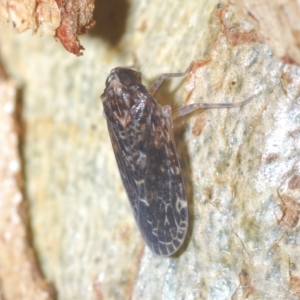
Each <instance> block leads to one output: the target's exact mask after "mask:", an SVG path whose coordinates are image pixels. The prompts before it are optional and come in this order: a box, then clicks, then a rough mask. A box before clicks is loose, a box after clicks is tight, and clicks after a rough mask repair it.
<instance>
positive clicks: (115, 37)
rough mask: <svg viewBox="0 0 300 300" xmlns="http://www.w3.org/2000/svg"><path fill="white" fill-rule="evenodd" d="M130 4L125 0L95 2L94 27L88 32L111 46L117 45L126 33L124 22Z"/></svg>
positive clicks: (100, 0)
mask: <svg viewBox="0 0 300 300" xmlns="http://www.w3.org/2000/svg"><path fill="white" fill-rule="evenodd" d="M129 7H130V4H129V2H128V1H127V0H110V1H107V0H98V1H95V10H94V20H95V21H96V24H95V26H94V27H93V28H92V29H91V30H90V31H89V34H90V35H92V36H96V37H100V38H102V39H104V40H105V41H107V42H108V43H109V44H111V45H112V46H115V45H116V44H118V42H119V41H120V39H121V38H122V36H123V34H124V33H125V31H126V21H127V16H128V12H129Z"/></svg>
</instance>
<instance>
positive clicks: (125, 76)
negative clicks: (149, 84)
mask: <svg viewBox="0 0 300 300" xmlns="http://www.w3.org/2000/svg"><path fill="white" fill-rule="evenodd" d="M119 79H120V81H121V82H122V83H123V84H124V85H126V86H129V85H131V84H133V83H134V78H133V77H132V76H131V74H129V73H127V72H122V73H121V74H120V75H119Z"/></svg>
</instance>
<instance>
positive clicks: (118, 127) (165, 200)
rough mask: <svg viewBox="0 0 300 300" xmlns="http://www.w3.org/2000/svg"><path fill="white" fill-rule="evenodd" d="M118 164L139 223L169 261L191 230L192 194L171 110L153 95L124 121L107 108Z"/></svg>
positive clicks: (151, 243)
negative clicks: (184, 174)
mask: <svg viewBox="0 0 300 300" xmlns="http://www.w3.org/2000/svg"><path fill="white" fill-rule="evenodd" d="M105 114H106V117H107V123H108V130H109V133H110V137H111V141H112V144H113V149H114V152H115V156H116V160H117V163H118V167H119V170H120V174H121V177H122V181H123V184H124V187H125V189H126V191H127V195H128V197H129V200H130V203H131V206H132V209H133V212H134V216H135V219H136V221H137V224H138V226H139V229H140V231H141V233H142V236H143V238H144V240H145V242H146V244H147V245H148V247H149V248H150V249H151V250H152V251H153V252H154V253H156V254H158V255H162V256H169V255H171V254H173V253H174V252H176V250H178V248H179V247H180V246H181V245H182V243H183V241H184V238H185V235H186V232H187V227H188V208H187V200H186V192H185V187H184V182H183V178H182V175H181V168H180V164H179V161H178V156H177V151H176V146H175V143H174V139H173V133H172V121H171V116H170V109H168V107H163V108H162V107H161V106H159V105H158V104H157V103H156V100H155V99H154V98H153V97H152V96H151V95H150V94H149V93H147V95H146V96H145V97H143V98H141V99H140V101H138V102H137V104H136V105H134V106H133V107H132V108H131V110H130V111H129V113H128V115H127V117H126V120H125V121H124V120H123V121H122V122H120V120H118V118H116V116H115V115H114V114H113V112H111V111H110V110H109V109H107V108H106V109H105Z"/></svg>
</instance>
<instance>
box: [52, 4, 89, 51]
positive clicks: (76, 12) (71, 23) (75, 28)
mask: <svg viewBox="0 0 300 300" xmlns="http://www.w3.org/2000/svg"><path fill="white" fill-rule="evenodd" d="M57 4H58V7H59V9H60V10H61V24H60V26H59V28H58V29H57V30H56V35H55V36H56V37H57V38H58V39H59V40H60V41H61V43H62V44H63V46H64V47H65V49H66V50H67V51H69V52H71V53H73V54H75V55H77V56H80V55H82V51H81V50H84V48H83V47H82V46H81V45H80V42H79V40H78V35H80V34H83V33H86V32H87V31H88V30H89V29H90V28H92V27H93V25H94V24H95V22H94V21H93V10H94V6H95V5H94V1H93V0H67V1H63V0H57Z"/></svg>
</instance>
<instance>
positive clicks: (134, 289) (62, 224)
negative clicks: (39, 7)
mask: <svg viewBox="0 0 300 300" xmlns="http://www.w3.org/2000/svg"><path fill="white" fill-rule="evenodd" d="M281 3H282V5H283V7H284V5H285V3H283V2H281ZM286 3H288V2H286ZM107 5H108V4H107ZM269 5H271V4H269ZM274 7H276V5H275V4H274ZM281 7H282V6H281ZM242 11H243V10H241V9H240V7H237V6H235V5H232V4H226V3H221V5H220V2H218V1H215V2H214V1H180V2H178V1H176V2H174V1H171V0H168V1H161V0H155V1H151V2H143V1H135V0H132V1H131V2H129V4H128V14H124V12H121V11H120V12H115V14H116V15H114V17H115V18H117V19H118V20H119V19H122V21H123V23H126V24H127V27H126V30H125V31H124V35H123V36H122V37H119V41H118V43H115V42H114V43H113V45H115V46H110V45H111V44H110V43H107V37H109V34H106V35H105V41H106V42H104V41H103V40H102V39H101V35H100V36H97V37H95V36H90V37H86V38H85V39H84V45H85V48H86V51H85V55H84V56H83V57H81V58H80V59H78V58H75V57H71V56H70V55H69V54H67V53H66V52H64V51H63V50H62V49H60V48H59V47H58V46H57V44H55V42H53V41H52V40H47V39H46V40H44V39H42V40H41V39H40V38H38V37H37V36H31V35H23V36H18V37H17V36H14V35H12V34H9V33H8V32H7V31H5V30H4V29H3V30H2V29H1V31H0V40H1V48H0V49H1V53H2V56H3V58H4V60H5V62H6V64H7V68H8V70H9V73H10V74H11V76H13V77H15V78H17V79H18V80H19V81H18V82H19V83H20V85H22V86H23V87H24V89H23V95H22V97H23V119H24V124H25V129H26V131H25V144H24V146H23V149H22V151H23V154H24V161H25V170H24V171H25V175H26V176H25V179H26V181H25V186H26V192H27V197H28V199H29V201H30V211H31V218H30V221H31V226H32V230H33V237H34V245H35V248H36V250H37V253H38V255H39V259H40V262H41V267H42V270H43V271H44V273H45V274H46V275H47V277H48V279H49V280H50V281H53V282H54V284H55V287H56V289H57V290H58V294H59V298H60V299H124V298H125V299H130V298H133V299H181V298H183V299H230V298H233V299H245V298H247V297H248V298H249V299H255V298H256V299H257V298H259V299H261V298H268V299H275V298H276V299H297V298H299V286H300V285H299V281H300V271H299V270H300V269H299V264H300V259H299V255H298V253H299V247H300V245H299V244H300V237H299V226H300V225H299V221H298V218H299V187H300V185H299V178H300V166H299V147H300V143H299V138H300V136H299V129H298V127H299V115H300V106H299V95H300V93H299V86H300V85H299V73H300V70H299V67H298V66H297V65H296V64H287V62H297V59H296V56H295V57H293V54H290V56H291V58H290V59H288V60H287V59H286V58H285V59H283V60H280V58H282V55H280V56H278V57H277V56H276V55H275V54H276V53H277V52H276V50H275V48H274V49H272V48H271V47H272V44H271V43H270V44H268V43H269V39H268V38H267V37H266V36H265V35H263V34H262V33H261V32H260V31H259V30H258V29H257V28H258V27H257V22H259V19H257V20H256V21H255V22H253V18H252V17H251V16H252V14H251V15H250V17H249V15H247V14H244V13H243V12H242ZM246 11H247V10H246ZM281 11H282V10H281ZM294 11H295V12H296V11H297V10H296V9H295V10H294ZM278 13H279V11H278ZM276 16H277V15H276V14H275V16H274V15H273V14H272V18H273V19H274V22H275V21H276V20H277V17H276ZM273 19H272V20H273ZM121 23H122V22H121ZM107 30H108V32H109V30H111V32H114V28H113V27H112V28H111V29H110V28H109V27H108V29H107ZM282 38H283V39H284V38H285V37H284V36H283V37H282ZM296 48H297V47H296ZM12 49H13V51H12ZM192 60H195V61H196V64H195V67H194V68H193V70H192V72H191V73H190V74H189V76H187V78H186V80H185V82H184V85H180V80H175V79H174V80H171V81H170V82H169V84H168V83H166V84H164V86H163V88H162V89H161V91H160V92H159V93H158V94H157V99H158V101H159V102H160V103H161V104H162V105H166V104H168V105H171V106H172V108H176V107H178V106H180V105H183V104H185V103H192V102H196V101H200V102H238V101H241V100H244V99H246V98H247V97H249V96H251V95H255V97H254V100H253V101H252V102H251V103H249V104H248V105H247V106H244V107H242V108H234V109H223V110H208V111H204V112H203V113H202V114H194V115H192V116H190V117H189V118H184V120H183V121H182V122H181V121H180V120H178V121H176V122H175V124H174V126H175V127H174V134H175V138H176V142H177V148H178V151H179V154H180V158H181V165H182V169H183V174H184V180H185V183H186V188H187V194H188V201H189V210H190V219H191V223H190V228H189V233H188V235H189V236H188V238H187V240H186V242H185V245H184V247H183V248H182V249H181V251H180V253H179V254H178V255H176V256H175V257H171V258H159V257H155V256H154V255H153V254H151V253H150V251H149V250H148V249H147V248H145V247H144V243H143V241H142V239H141V237H140V235H139V233H138V229H137V227H136V225H135V223H134V218H133V215H132V212H131V211H130V206H129V203H128V200H127V199H126V195H125V191H124V189H123V186H122V183H121V179H120V176H119V174H118V170H117V166H116V162H115V159H114V155H113V151H112V147H111V145H110V141H109V136H108V132H107V129H106V123H105V120H104V118H103V117H102V105H101V102H100V99H99V96H100V94H101V93H102V92H103V88H104V81H105V78H106V75H103V74H102V73H101V72H99V71H98V70H97V69H99V68H101V69H102V70H104V71H106V73H109V71H110V69H111V68H113V67H116V66H118V65H119V66H130V65H133V64H135V65H137V68H138V69H139V70H141V69H142V68H143V66H145V65H146V66H147V68H146V69H145V70H143V73H144V83H145V85H147V86H150V84H151V82H152V81H153V80H154V78H156V77H157V76H158V75H160V74H161V73H165V72H176V71H184V70H185V69H186V68H187V66H188V65H189V64H190V62H191V61H192ZM95 66H96V68H97V69H96V68H95ZM184 91H185V92H184Z"/></svg>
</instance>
